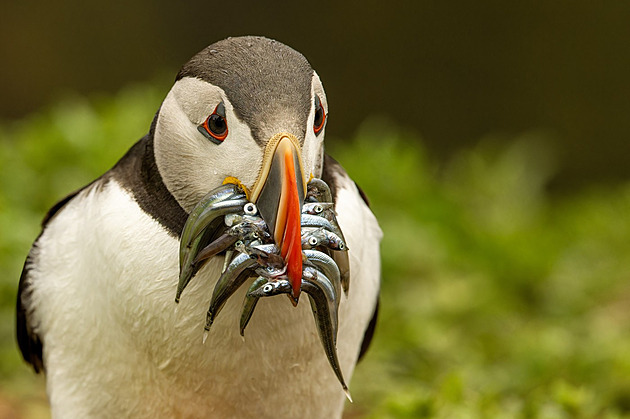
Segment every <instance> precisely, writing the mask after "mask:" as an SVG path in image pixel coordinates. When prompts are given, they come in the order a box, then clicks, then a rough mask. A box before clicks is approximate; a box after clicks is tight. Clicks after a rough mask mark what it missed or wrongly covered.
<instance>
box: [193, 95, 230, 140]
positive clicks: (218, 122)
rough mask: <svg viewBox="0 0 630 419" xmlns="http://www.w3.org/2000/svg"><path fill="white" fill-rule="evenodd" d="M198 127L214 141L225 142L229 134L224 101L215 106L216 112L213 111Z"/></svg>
mask: <svg viewBox="0 0 630 419" xmlns="http://www.w3.org/2000/svg"><path fill="white" fill-rule="evenodd" d="M197 129H198V130H199V132H201V133H202V134H203V135H204V136H205V137H206V138H207V139H209V140H210V141H212V142H213V143H215V144H221V143H223V140H225V137H227V135H228V126H227V119H226V117H225V105H223V102H221V103H219V104H218V105H217V107H216V108H214V112H212V113H211V114H210V116H208V118H206V120H205V121H203V123H202V124H201V125H199V126H198V127H197Z"/></svg>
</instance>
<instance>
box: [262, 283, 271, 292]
mask: <svg viewBox="0 0 630 419" xmlns="http://www.w3.org/2000/svg"><path fill="white" fill-rule="evenodd" d="M271 291H273V285H271V284H267V285H265V286H264V287H263V292H264V293H266V294H268V293H270V292H271Z"/></svg>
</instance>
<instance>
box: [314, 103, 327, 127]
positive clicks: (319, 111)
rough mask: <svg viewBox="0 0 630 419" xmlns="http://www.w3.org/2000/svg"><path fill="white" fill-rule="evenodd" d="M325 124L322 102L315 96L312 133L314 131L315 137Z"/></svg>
mask: <svg viewBox="0 0 630 419" xmlns="http://www.w3.org/2000/svg"><path fill="white" fill-rule="evenodd" d="M325 123H326V112H325V111H324V107H323V106H322V102H321V101H320V100H319V96H315V118H314V120H313V131H315V135H319V133H320V132H321V131H322V129H323V128H324V124H325Z"/></svg>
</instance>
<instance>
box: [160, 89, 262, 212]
mask: <svg viewBox="0 0 630 419" xmlns="http://www.w3.org/2000/svg"><path fill="white" fill-rule="evenodd" d="M180 93H181V92H180ZM175 96H176V95H175V93H173V91H171V93H169V94H168V96H167V97H166V99H165V100H164V103H163V104H162V109H161V111H160V117H159V118H158V121H157V127H156V132H155V139H154V141H155V160H156V163H157V165H158V168H159V170H160V174H161V175H162V177H163V179H164V184H165V185H166V187H167V188H168V190H169V191H170V192H171V193H172V194H173V196H174V197H175V198H176V199H177V201H178V202H179V203H180V205H181V206H182V207H183V208H184V209H185V210H187V211H190V210H191V209H192V208H193V207H194V206H195V204H196V203H197V202H199V200H200V199H201V198H202V197H203V196H204V195H205V194H206V193H208V191H210V190H211V189H214V188H216V187H217V186H219V185H221V183H222V182H223V180H224V179H225V178H226V177H228V176H233V177H236V178H238V179H239V180H240V181H241V182H243V183H244V184H245V185H247V186H248V187H251V186H253V184H254V182H255V181H256V177H257V176H258V173H259V171H260V167H261V165H262V149H261V148H260V146H259V145H258V144H257V143H256V142H255V141H254V139H253V138H252V134H251V131H250V129H249V128H248V127H247V126H246V125H245V124H243V123H241V122H240V121H239V120H238V119H237V118H236V117H235V115H234V114H233V109H232V106H231V104H229V102H227V101H226V102H225V106H226V112H227V113H228V118H227V119H228V136H227V137H226V138H225V140H224V141H223V143H221V144H215V143H213V142H212V141H210V140H208V139H206V138H205V137H204V136H203V135H202V134H201V133H200V132H199V131H198V130H197V124H196V123H193V122H191V121H190V119H189V118H188V116H187V115H186V113H184V111H183V110H182V109H181V108H180V105H179V102H178V101H177V99H176V97H175ZM202 121H203V119H202ZM237 168H238V170H237Z"/></svg>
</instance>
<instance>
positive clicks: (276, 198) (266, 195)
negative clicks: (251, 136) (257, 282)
mask: <svg viewBox="0 0 630 419" xmlns="http://www.w3.org/2000/svg"><path fill="white" fill-rule="evenodd" d="M305 190H306V180H305V176H304V169H303V168H302V158H301V155H300V146H299V142H298V140H297V138H296V137H295V136H293V135H291V134H288V133H280V134H276V135H275V136H273V137H272V138H271V140H270V141H269V143H268V144H267V147H266V149H265V156H264V158H263V167H262V170H261V173H260V174H259V176H258V180H257V181H256V183H255V184H254V187H253V188H252V195H251V201H252V202H254V203H256V206H257V207H258V211H259V212H260V215H261V217H262V218H263V220H264V221H265V223H267V227H268V228H269V232H270V233H271V234H272V236H273V238H274V241H275V243H276V245H277V246H278V248H279V249H280V255H281V256H282V257H283V258H284V261H285V265H286V267H287V270H286V275H287V277H288V278H289V281H290V282H291V288H292V289H291V294H292V297H293V298H292V300H291V301H292V303H293V305H296V304H297V302H298V298H299V296H300V289H301V285H302V240H301V214H302V203H303V202H304V191H305Z"/></svg>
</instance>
